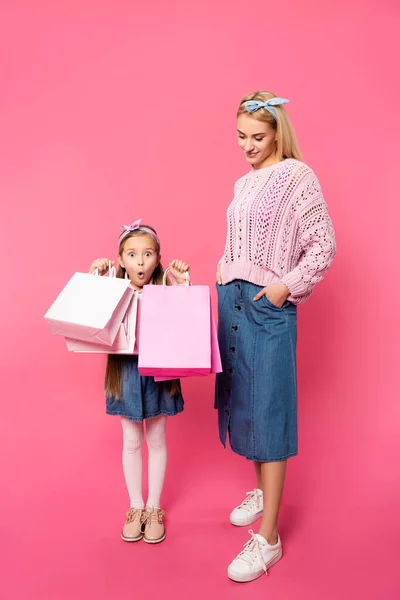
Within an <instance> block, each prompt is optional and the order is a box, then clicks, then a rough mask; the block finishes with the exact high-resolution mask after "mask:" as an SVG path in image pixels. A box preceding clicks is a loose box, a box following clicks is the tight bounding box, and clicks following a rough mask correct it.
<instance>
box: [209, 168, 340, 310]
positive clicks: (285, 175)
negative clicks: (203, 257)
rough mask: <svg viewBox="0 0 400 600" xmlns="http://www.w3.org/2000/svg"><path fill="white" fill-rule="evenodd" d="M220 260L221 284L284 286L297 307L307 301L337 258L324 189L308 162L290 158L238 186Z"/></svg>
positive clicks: (253, 173) (256, 172)
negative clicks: (281, 284) (322, 189)
mask: <svg viewBox="0 0 400 600" xmlns="http://www.w3.org/2000/svg"><path fill="white" fill-rule="evenodd" d="M227 216H228V234H227V240H226V246H225V253H224V256H223V258H222V259H221V261H220V267H221V278H222V283H223V284H226V283H229V282H230V281H233V280H234V279H243V280H245V281H249V282H251V283H254V284H256V285H260V286H262V287H266V286H267V285H269V284H271V283H279V282H282V283H284V284H285V285H286V286H287V287H288V289H289V291H290V295H289V297H288V300H289V301H290V302H293V303H294V304H301V303H302V302H305V301H306V300H307V299H308V298H309V297H310V295H311V293H312V291H313V289H314V287H315V285H316V284H317V283H318V281H321V279H323V277H324V275H325V273H326V271H327V269H328V268H329V266H330V264H331V263H332V260H333V258H334V256H335V253H336V244H335V234H334V231H333V227H332V222H331V219H330V217H329V213H328V209H327V206H326V203H325V201H324V198H323V196H322V191H321V186H320V184H319V182H318V179H317V178H316V176H315V174H314V172H313V171H312V170H311V169H310V168H309V167H307V165H305V164H304V163H302V162H300V161H298V160H295V159H292V158H291V159H286V160H284V161H281V162H279V163H277V164H275V165H271V166H269V167H265V168H263V169H252V170H251V171H250V172H249V173H248V174H247V175H245V176H244V177H241V178H240V179H239V180H238V181H237V182H236V183H235V187H234V199H233V201H232V203H231V205H230V206H229V208H228V215H227Z"/></svg>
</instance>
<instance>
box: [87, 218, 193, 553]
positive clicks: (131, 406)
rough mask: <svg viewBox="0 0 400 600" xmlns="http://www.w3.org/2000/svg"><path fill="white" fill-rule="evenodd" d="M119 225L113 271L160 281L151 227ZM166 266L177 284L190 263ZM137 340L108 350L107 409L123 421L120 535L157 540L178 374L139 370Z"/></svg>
mask: <svg viewBox="0 0 400 600" xmlns="http://www.w3.org/2000/svg"><path fill="white" fill-rule="evenodd" d="M122 228H123V230H124V231H123V232H122V234H121V235H120V237H119V240H118V243H119V251H118V262H119V268H118V271H117V277H121V278H123V277H126V278H128V279H130V281H131V285H132V287H133V288H134V289H135V290H136V293H137V294H140V293H141V290H142V288H143V286H144V285H146V284H149V283H152V284H154V285H160V284H162V281H163V275H164V271H163V268H162V266H161V254H160V242H159V239H158V237H157V234H156V232H155V230H154V229H153V228H152V227H148V226H145V225H141V221H140V220H139V221H135V222H134V223H132V225H130V226H126V225H123V226H122ZM108 265H109V261H108V259H106V258H103V259H97V260H95V261H94V262H93V264H92V265H91V267H90V271H89V272H90V273H93V272H94V271H95V270H96V269H99V271H100V273H101V274H104V273H106V271H107V269H108ZM169 271H170V273H171V274H172V275H173V277H174V278H175V280H176V282H177V283H178V284H182V283H185V282H186V276H187V275H186V273H187V272H188V271H189V266H188V265H187V264H185V263H184V262H182V261H179V260H174V261H172V262H171V263H170V264H169ZM139 300H140V296H139ZM137 346H138V345H137V343H136V345H135V351H134V354H133V355H126V356H125V355H112V354H109V355H108V359H107V371H106V378H105V391H106V411H107V413H108V414H109V415H118V416H119V417H120V418H121V424H122V432H123V450H122V466H123V471H124V476H125V481H126V487H127V489H128V493H129V497H130V508H129V511H128V513H127V515H126V522H125V525H124V527H123V530H122V534H121V536H122V539H123V540H125V541H126V542H138V541H139V540H141V539H142V538H143V539H144V541H145V542H148V543H150V544H157V543H159V542H162V541H163V540H164V539H165V535H166V534H165V527H164V524H163V516H164V511H162V510H161V506H160V497H161V492H162V488H163V484H164V478H165V471H166V466H167V446H166V435H165V434H166V425H167V416H173V415H176V414H178V413H180V412H182V411H183V397H182V394H181V389H180V384H179V380H176V381H172V382H166V383H155V381H154V378H153V377H141V376H140V375H139V372H138V355H137ZM144 421H146V429H144V425H143V422H144ZM145 431H146V441H147V446H148V450H149V465H148V475H149V495H148V498H147V503H146V505H145V504H144V501H143V496H142V445H143V439H144V432H145Z"/></svg>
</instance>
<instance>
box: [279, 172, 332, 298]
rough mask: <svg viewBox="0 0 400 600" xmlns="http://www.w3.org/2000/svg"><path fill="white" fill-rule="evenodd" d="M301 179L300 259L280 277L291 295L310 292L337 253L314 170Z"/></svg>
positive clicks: (330, 223) (330, 224)
mask: <svg viewBox="0 0 400 600" xmlns="http://www.w3.org/2000/svg"><path fill="white" fill-rule="evenodd" d="M304 179H305V180H304V182H302V185H301V187H300V189H301V192H300V196H299V198H298V199H297V204H298V236H299V243H300V248H301V253H300V258H299V261H298V263H297V265H296V266H295V267H294V268H293V270H291V271H290V272H289V273H287V274H286V275H285V276H284V277H282V279H281V282H282V283H284V284H285V285H286V287H287V288H289V291H290V295H291V296H293V297H300V296H303V295H304V294H306V293H309V292H311V291H312V290H313V288H314V287H315V285H316V284H317V283H318V282H319V281H321V280H322V279H323V278H324V276H325V273H326V271H327V270H328V268H329V267H330V265H331V263H332V261H333V259H334V257H335V254H336V241H335V232H334V230H333V225H332V221H331V219H330V216H329V213H328V208H327V206H326V203H325V200H324V198H323V196H322V190H321V186H320V184H319V181H318V179H317V178H316V176H315V175H314V173H309V174H308V175H307V176H306V177H305V178H304Z"/></svg>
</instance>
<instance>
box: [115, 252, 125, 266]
mask: <svg viewBox="0 0 400 600" xmlns="http://www.w3.org/2000/svg"><path fill="white" fill-rule="evenodd" d="M117 258H118V263H119V266H120V267H122V268H123V269H125V266H124V263H123V260H122V257H121V255H120V254H118V256H117Z"/></svg>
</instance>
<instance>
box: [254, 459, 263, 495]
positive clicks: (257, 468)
mask: <svg viewBox="0 0 400 600" xmlns="http://www.w3.org/2000/svg"><path fill="white" fill-rule="evenodd" d="M254 468H255V471H256V478H257V488H258V489H259V490H262V479H261V463H260V462H254Z"/></svg>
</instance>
